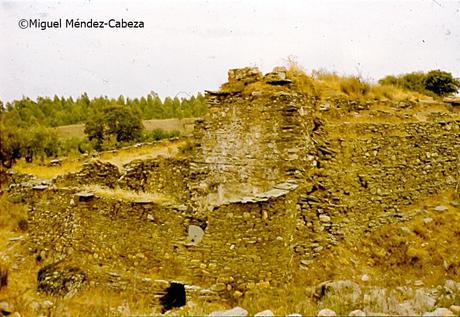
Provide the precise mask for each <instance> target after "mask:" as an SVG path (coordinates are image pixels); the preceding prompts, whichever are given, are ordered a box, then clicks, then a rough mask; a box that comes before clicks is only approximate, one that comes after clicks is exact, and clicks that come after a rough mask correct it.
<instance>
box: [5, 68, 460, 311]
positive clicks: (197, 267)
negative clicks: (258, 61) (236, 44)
mask: <svg viewBox="0 0 460 317" xmlns="http://www.w3.org/2000/svg"><path fill="white" fill-rule="evenodd" d="M321 76H322V77H321ZM321 76H319V75H317V78H315V79H314V80H313V79H311V78H310V77H308V76H306V75H305V74H304V73H302V72H301V71H300V70H298V69H295V68H291V69H285V68H275V69H274V71H273V72H270V73H268V74H262V73H260V72H259V70H258V69H256V68H244V69H234V70H230V71H229V78H228V82H227V83H225V84H224V85H222V88H221V89H220V90H218V91H209V92H207V95H206V102H207V107H208V111H207V114H206V115H205V116H204V117H203V118H200V119H196V120H195V122H194V126H193V133H188V136H187V137H186V138H179V139H170V140H162V141H158V142H151V143H147V144H139V145H133V146H128V147H125V148H121V149H117V150H110V151H103V152H98V153H94V154H91V155H90V154H81V155H76V156H75V157H65V158H64V157H61V158H59V159H58V161H56V160H55V159H53V160H52V159H51V158H49V159H44V160H43V162H33V163H26V162H25V161H20V162H18V163H17V164H16V165H15V166H14V167H13V169H12V170H9V171H8V172H6V173H5V174H4V175H3V176H2V177H3V178H2V185H3V186H2V188H1V197H0V211H1V213H2V217H1V218H0V219H1V221H0V237H2V239H1V241H2V242H1V243H2V244H1V245H0V252H1V253H0V261H1V262H0V266H1V268H2V270H1V271H0V272H8V277H7V279H6V280H7V281H8V285H0V302H5V303H6V304H2V305H4V306H5V305H8V307H6V308H7V310H8V311H9V312H11V313H13V312H19V313H20V314H21V316H36V315H50V316H61V315H69V316H86V315H92V314H96V315H104V316H105V315H107V316H108V315H110V316H130V315H146V314H147V315H152V314H153V315H159V314H163V313H165V314H173V315H206V314H209V313H211V312H215V315H219V314H220V315H225V314H227V315H235V314H240V315H245V314H250V315H254V314H256V313H258V312H261V311H265V310H270V313H271V314H275V315H287V314H292V313H298V314H301V315H317V314H319V315H333V314H338V315H354V316H365V315H369V316H374V315H384V314H389V315H422V314H432V315H449V314H452V315H453V314H459V312H460V257H459V255H458V252H456V251H457V250H458V249H459V248H460V239H459V238H460V227H459V226H458V222H459V221H460V218H459V215H460V192H459V183H460V178H459V177H460V175H459V170H460V144H459V142H458V140H459V137H460V113H459V110H458V107H456V106H453V105H452V104H451V103H446V102H443V101H442V100H440V99H437V98H432V97H430V96H427V95H422V94H419V93H413V92H408V91H405V90H402V89H400V88H392V89H390V90H386V89H387V88H385V87H384V88H382V87H379V86H375V87H373V88H372V87H368V88H366V89H364V90H363V89H361V88H362V85H363V83H361V82H359V81H357V80H356V78H355V79H350V78H339V77H337V76H335V77H334V76H332V75H330V74H321ZM327 76H329V77H331V76H332V77H331V78H329V77H327ZM360 87H361V88H360ZM187 122H188V121H187ZM160 124H162V125H163V128H165V129H166V128H171V129H175V127H178V125H182V127H183V128H184V129H185V130H187V132H192V131H191V130H188V129H189V128H188V127H184V125H183V121H182V122H181V121H179V120H168V121H167V122H164V121H162V122H158V121H155V122H144V125H146V127H147V126H148V127H147V128H148V129H154V128H156V127H159V125H160ZM78 128H79V127H78V126H72V127H61V128H59V129H61V130H60V131H61V133H63V134H65V133H68V134H67V135H70V134H72V133H77V131H78ZM80 129H81V127H80ZM71 131H73V132H71ZM80 131H81V130H80ZM0 274H1V273H0ZM5 274H6V273H3V275H5ZM0 280H1V278H0ZM173 303H174V304H173ZM232 307H233V308H234V310H231V311H226V312H225V311H223V310H225V309H229V308H232ZM326 309H328V310H326ZM330 310H332V311H330ZM216 311H217V312H216ZM219 311H220V312H219ZM270 313H269V312H267V311H265V313H264V314H268V315H269V314H270Z"/></svg>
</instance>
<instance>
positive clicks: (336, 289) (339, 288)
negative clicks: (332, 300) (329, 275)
mask: <svg viewBox="0 0 460 317" xmlns="http://www.w3.org/2000/svg"><path fill="white" fill-rule="evenodd" d="M316 294H317V295H318V296H319V297H320V299H321V298H323V297H325V296H328V295H334V296H337V297H340V298H341V299H342V300H343V302H344V303H350V304H355V303H357V302H358V300H360V298H361V287H360V286H359V285H358V284H356V283H354V282H352V281H348V280H339V281H326V282H323V283H321V284H319V285H318V286H317V287H316Z"/></svg>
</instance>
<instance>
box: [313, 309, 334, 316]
mask: <svg viewBox="0 0 460 317" xmlns="http://www.w3.org/2000/svg"><path fill="white" fill-rule="evenodd" d="M317 316H337V314H336V313H335V311H333V310H331V309H328V308H325V309H321V310H320V311H319V312H318V315H317Z"/></svg>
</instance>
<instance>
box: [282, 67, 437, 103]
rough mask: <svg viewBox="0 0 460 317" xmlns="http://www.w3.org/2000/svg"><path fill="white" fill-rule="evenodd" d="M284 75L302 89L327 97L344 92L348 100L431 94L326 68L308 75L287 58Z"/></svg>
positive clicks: (396, 98)
mask: <svg viewBox="0 0 460 317" xmlns="http://www.w3.org/2000/svg"><path fill="white" fill-rule="evenodd" d="M287 69H288V72H287V77H288V78H289V79H291V80H292V81H293V82H294V84H296V85H297V87H299V88H300V89H301V91H303V92H305V93H307V94H310V95H314V96H317V97H319V98H327V97H331V96H337V95H343V96H348V97H349V98H350V99H354V100H363V99H377V100H381V99H388V100H396V101H402V100H414V101H415V100H420V99H430V100H432V97H430V96H426V95H423V94H421V93H418V92H413V91H408V90H404V89H401V88H398V87H395V86H390V85H380V84H374V83H371V82H369V81H366V80H364V79H363V78H361V77H359V76H340V75H338V74H337V73H334V72H329V71H326V70H314V71H313V72H312V73H311V75H308V74H307V72H306V71H305V70H304V69H303V68H302V67H301V66H299V64H298V63H297V62H295V61H293V60H289V61H288V67H287Z"/></svg>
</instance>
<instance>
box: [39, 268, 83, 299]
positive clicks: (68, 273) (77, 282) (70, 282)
mask: <svg viewBox="0 0 460 317" xmlns="http://www.w3.org/2000/svg"><path fill="white" fill-rule="evenodd" d="M86 282H87V276H86V274H85V273H84V272H83V271H82V270H81V269H79V268H77V267H73V266H70V267H67V266H65V265H63V264H60V263H57V264H50V265H47V266H45V267H43V268H41V269H40V270H39V271H38V274H37V290H38V291H39V292H42V293H45V294H49V295H54V296H72V295H75V294H76V293H77V292H78V291H79V290H80V289H81V288H82V287H83V286H84V285H85V283H86Z"/></svg>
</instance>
